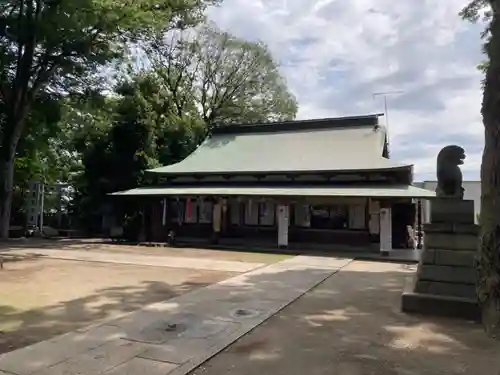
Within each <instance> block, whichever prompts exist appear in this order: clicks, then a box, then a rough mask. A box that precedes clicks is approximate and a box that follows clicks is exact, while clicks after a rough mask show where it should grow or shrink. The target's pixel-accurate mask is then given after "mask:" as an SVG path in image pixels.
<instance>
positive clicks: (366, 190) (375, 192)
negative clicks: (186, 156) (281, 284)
mask: <svg viewBox="0 0 500 375" xmlns="http://www.w3.org/2000/svg"><path fill="white" fill-rule="evenodd" d="M112 195H125V196H151V195H156V196H169V195H173V196H276V197H277V196H288V197H378V198H384V197H385V198H434V197H435V196H436V193H435V192H433V191H430V190H426V189H421V188H418V187H415V186H411V185H410V186H337V187H335V186H324V187H318V186H297V187H296V186H289V187H236V186H168V187H143V188H136V189H131V190H127V191H121V192H117V193H113V194H112Z"/></svg>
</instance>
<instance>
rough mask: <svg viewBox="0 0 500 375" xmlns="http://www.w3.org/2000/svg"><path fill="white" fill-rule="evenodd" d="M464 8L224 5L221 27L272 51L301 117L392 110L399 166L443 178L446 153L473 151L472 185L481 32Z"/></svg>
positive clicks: (316, 2)
mask: <svg viewBox="0 0 500 375" xmlns="http://www.w3.org/2000/svg"><path fill="white" fill-rule="evenodd" d="M466 3H467V1H464V0H442V1H436V0H397V1H396V0H377V1H375V0H307V1H306V0H225V2H224V3H223V4H222V5H221V6H220V7H218V8H215V9H211V10H210V11H209V18H210V19H211V20H213V21H215V22H216V23H217V24H218V26H219V27H221V28H222V29H224V30H227V31H230V32H231V33H233V34H235V35H237V36H240V37H244V38H246V39H250V40H261V41H264V42H265V43H267V44H268V45H269V47H270V49H271V51H272V52H273V54H274V56H275V58H276V59H277V60H278V62H279V64H280V66H281V70H282V72H283V74H284V75H285V76H286V78H287V80H288V83H289V86H290V88H291V90H292V91H293V92H294V94H295V95H296V96H297V99H298V101H299V113H298V118H299V119H306V118H321V117H330V116H341V115H357V114H367V113H376V112H383V108H384V107H383V100H382V98H376V99H374V98H373V93H375V92H386V91H394V90H398V91H402V93H400V94H397V95H393V96H390V97H388V107H389V135H390V142H391V158H394V159H396V160H398V161H401V162H408V163H411V164H414V165H415V179H416V180H423V179H434V178H435V177H434V176H435V158H436V155H437V152H438V151H439V149H440V148H442V147H443V146H446V145H447V144H458V145H461V146H463V147H464V148H465V151H466V154H467V160H466V163H465V165H464V166H463V168H462V170H463V172H464V178H466V179H478V178H479V166H480V161H481V152H482V147H483V127H482V123H481V116H480V104H481V78H482V77H481V73H480V72H479V71H477V69H476V66H477V64H478V63H479V62H480V61H481V60H482V59H483V56H482V55H481V44H480V39H479V37H480V32H481V29H482V26H481V25H471V24H469V23H467V22H465V21H463V20H461V19H460V17H459V16H458V12H459V11H460V9H461V8H462V7H463V6H464V5H465V4H466Z"/></svg>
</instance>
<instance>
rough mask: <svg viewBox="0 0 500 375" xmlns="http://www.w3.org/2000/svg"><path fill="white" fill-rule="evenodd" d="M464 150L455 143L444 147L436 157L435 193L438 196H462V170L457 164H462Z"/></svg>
mask: <svg viewBox="0 0 500 375" xmlns="http://www.w3.org/2000/svg"><path fill="white" fill-rule="evenodd" d="M464 160H465V150H464V149H463V148H462V147H460V146H456V145H450V146H446V147H444V148H443V149H442V150H441V151H440V152H439V154H438V157H437V180H438V186H437V188H436V193H438V196H448V197H463V188H462V171H461V170H460V167H459V165H462V164H464Z"/></svg>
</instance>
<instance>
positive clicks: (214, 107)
mask: <svg viewBox="0 0 500 375" xmlns="http://www.w3.org/2000/svg"><path fill="white" fill-rule="evenodd" d="M144 50H145V51H147V52H148V60H147V62H146V63H145V64H144V66H143V67H142V68H137V64H135V65H134V64H132V67H131V68H130V69H129V71H128V73H127V74H126V75H124V76H123V77H122V79H121V81H120V82H119V84H118V85H117V86H116V87H115V88H114V92H113V96H112V97H113V100H114V107H113V108H114V109H113V111H112V112H113V113H112V115H111V117H110V118H108V119H107V121H108V122H109V125H107V126H101V128H106V129H107V131H105V132H102V133H101V134H100V135H99V136H98V137H97V138H96V139H94V140H93V141H92V142H90V143H89V145H88V146H89V147H87V148H86V149H85V150H83V149H82V152H83V165H84V172H83V173H82V174H81V176H80V178H79V180H78V184H77V187H78V189H79V190H80V192H81V193H83V194H81V195H80V197H79V198H77V200H76V201H77V202H76V203H77V206H79V207H80V216H82V217H84V216H86V217H89V218H88V220H87V221H88V222H95V219H90V217H92V216H95V215H97V216H98V215H100V214H101V213H100V212H99V209H100V208H101V209H102V208H103V207H104V206H105V203H106V202H110V200H109V197H108V196H107V194H108V193H111V192H115V191H120V190H124V189H129V188H133V187H136V186H138V185H141V184H144V183H150V182H151V180H150V179H151V177H150V176H148V175H147V174H145V170H147V169H149V168H154V167H157V166H160V165H167V164H172V163H175V162H178V161H180V160H182V159H183V158H185V157H186V156H187V155H189V154H190V153H191V152H192V151H193V150H194V149H195V148H196V147H197V145H198V144H199V143H200V142H201V141H202V140H203V138H204V137H205V136H206V135H207V134H208V133H209V132H210V130H211V129H212V128H213V127H215V126H224V125H225V124H227V123H235V122H237V123H251V122H261V121H270V120H277V119H280V120H284V119H293V118H295V115H296V112H297V104H296V101H295V98H294V97H293V95H292V94H291V93H290V92H289V91H288V88H287V86H286V83H285V80H284V79H283V77H282V76H281V75H280V74H279V71H278V67H277V64H276V63H275V61H274V60H273V58H272V56H271V54H270V53H269V51H268V50H267V48H266V47H265V46H264V45H263V44H261V43H249V42H245V41H243V40H240V39H237V38H234V37H233V36H231V35H229V34H227V33H223V32H221V31H219V30H217V29H216V28H215V27H214V26H213V25H211V26H210V27H208V26H205V27H203V28H201V29H198V30H197V33H196V34H195V36H194V38H190V39H187V38H185V37H184V36H182V35H181V36H179V35H177V36H176V37H174V38H172V37H171V36H170V37H168V38H166V37H164V36H162V37H158V36H157V37H156V38H155V39H154V40H152V41H151V42H150V44H148V45H147V48H145V49H144ZM216 56H219V58H218V60H217V61H216V63H214V61H215V60H214V59H216ZM142 59H143V60H142V62H143V63H144V57H142ZM108 107H110V105H108ZM96 181H99V183H98V184H96ZM89 208H91V209H92V212H89V211H88V209H89ZM128 208H131V210H128V214H133V213H134V209H133V208H132V207H128ZM85 210H87V212H84V211H85ZM116 211H119V210H118V209H116V208H115V212H116ZM131 211H132V212H131Z"/></svg>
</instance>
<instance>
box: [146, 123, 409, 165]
mask: <svg viewBox="0 0 500 375" xmlns="http://www.w3.org/2000/svg"><path fill="white" fill-rule="evenodd" d="M373 117H374V119H376V118H375V116H373ZM363 119H364V118H363ZM367 119H368V120H370V121H371V122H373V124H371V123H367V124H364V123H361V125H360V123H359V121H360V120H359V119H358V120H356V121H358V122H356V121H355V118H344V119H340V120H342V121H345V123H344V125H342V122H341V121H340V120H339V119H330V120H329V119H324V120H317V122H316V123H315V122H314V121H313V120H309V122H297V124H296V125H295V124H294V123H293V122H289V123H280V124H268V125H265V124H260V125H258V126H251V125H247V126H243V127H242V128H241V129H240V130H238V129H237V128H236V127H233V128H234V129H233V131H230V130H227V131H224V130H222V131H217V132H216V133H214V134H213V135H212V136H210V137H208V138H207V139H206V140H205V141H204V142H203V143H202V144H201V145H200V146H199V147H198V149H197V150H195V151H194V152H193V153H192V154H191V155H189V156H188V157H187V158H186V159H184V160H183V161H181V162H179V163H177V164H172V165H169V166H165V167H161V168H156V169H152V170H150V172H155V173H164V174H197V173H198V174H203V173H262V172H263V173H272V172H277V173H285V172H315V171H318V172H322V171H323V172H324V171H350V170H353V171H355V170H384V169H393V168H408V167H410V166H408V165H401V164H399V163H396V162H394V161H391V160H389V159H386V158H384V157H382V154H383V149H384V145H385V139H386V131H385V128H384V127H383V126H380V125H378V124H376V123H375V121H374V119H371V118H369V117H367ZM328 121H331V123H330V124H329V122H328ZM364 121H367V120H366V119H365V120H364ZM231 129H232V128H231Z"/></svg>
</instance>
